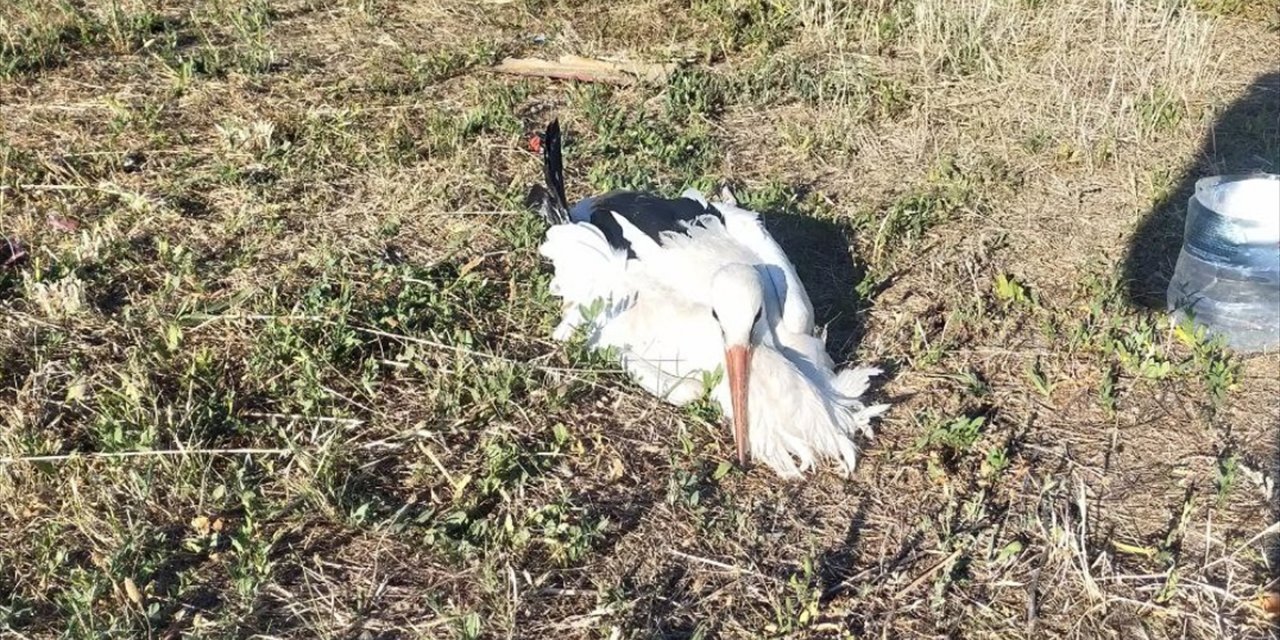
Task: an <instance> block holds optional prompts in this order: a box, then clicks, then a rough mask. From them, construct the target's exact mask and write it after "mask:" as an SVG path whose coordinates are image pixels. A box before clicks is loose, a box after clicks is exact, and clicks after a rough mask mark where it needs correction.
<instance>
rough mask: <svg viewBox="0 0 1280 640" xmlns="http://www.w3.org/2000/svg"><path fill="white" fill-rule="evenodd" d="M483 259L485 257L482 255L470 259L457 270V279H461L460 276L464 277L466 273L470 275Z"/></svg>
mask: <svg viewBox="0 0 1280 640" xmlns="http://www.w3.org/2000/svg"><path fill="white" fill-rule="evenodd" d="M484 259H485V255H484V254H483V253H482V254H480V255H478V256H476V257H474V258H472V259H470V260H468V261H467V263H466V264H464V265H462V266H461V267H460V268H459V269H458V277H459V278H461V277H462V276H465V275H467V274H468V273H471V271H472V270H474V269H475V268H476V267H478V266H480V263H482V262H484Z"/></svg>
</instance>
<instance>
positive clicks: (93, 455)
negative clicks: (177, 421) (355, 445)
mask: <svg viewBox="0 0 1280 640" xmlns="http://www.w3.org/2000/svg"><path fill="white" fill-rule="evenodd" d="M295 452H296V450H294V449H160V450H156V451H116V452H90V453H68V454H62V455H50V456H10V457H4V458H0V464H14V463H18V462H66V461H68V460H93V459H118V458H141V457H147V456H187V455H213V456H219V455H221V456H235V455H273V456H287V455H293V454H294V453H295Z"/></svg>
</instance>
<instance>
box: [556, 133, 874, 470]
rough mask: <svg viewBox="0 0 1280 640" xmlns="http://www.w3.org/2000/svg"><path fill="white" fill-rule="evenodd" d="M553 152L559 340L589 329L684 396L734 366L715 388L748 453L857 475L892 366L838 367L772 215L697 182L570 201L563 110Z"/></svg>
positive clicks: (646, 377)
mask: <svg viewBox="0 0 1280 640" xmlns="http://www.w3.org/2000/svg"><path fill="white" fill-rule="evenodd" d="M542 153H543V164H544V166H543V170H544V177H545V180H546V188H545V189H541V188H535V194H536V195H537V196H539V197H540V198H541V201H542V202H541V205H542V215H543V217H545V218H546V220H547V221H548V222H549V223H550V225H551V226H550V228H549V229H548V230H547V235H546V239H545V241H544V242H543V243H542V245H541V246H540V247H539V252H540V253H541V254H542V255H543V256H544V257H546V258H548V259H549V260H550V261H551V262H552V265H553V267H554V271H555V275H554V277H553V278H552V281H551V292H552V294H553V295H555V296H557V297H560V298H561V299H562V300H563V303H564V317H563V319H562V321H561V322H560V324H559V326H557V327H556V329H555V332H554V333H553V337H554V338H556V339H557V340H562V341H563V340H568V339H569V338H570V337H571V336H572V335H573V334H574V332H575V331H576V330H577V329H578V328H579V327H582V328H583V329H584V330H585V333H586V337H587V343H588V346H589V347H591V348H597V349H602V348H609V347H612V348H615V349H617V351H618V353H619V354H620V357H621V361H622V366H623V368H624V369H626V370H627V371H628V372H629V373H630V374H631V375H632V377H633V378H634V379H635V380H636V381H637V382H638V383H639V384H640V385H641V386H643V387H644V388H645V389H646V390H647V391H649V392H650V393H653V394H654V395H657V396H659V397H661V398H663V399H665V400H667V401H668V402H671V403H672V404H675V405H677V406H681V405H684V404H686V403H689V402H691V401H694V400H696V399H698V398H700V397H702V395H703V393H704V391H705V390H704V380H706V379H707V378H706V377H705V375H704V374H706V373H710V372H715V371H723V372H727V374H728V375H727V377H721V379H719V380H718V381H717V382H716V383H715V386H714V387H713V388H712V389H711V390H710V391H711V398H712V399H713V400H714V401H716V402H717V403H718V404H719V405H720V408H721V411H722V413H723V414H724V415H725V417H726V419H727V420H729V421H730V422H731V423H732V424H733V433H734V443H735V446H736V448H737V453H738V459H739V462H740V463H742V464H745V463H746V461H747V458H748V451H749V452H750V454H751V456H753V457H755V458H757V459H759V460H761V461H762V462H764V463H765V464H767V465H769V466H770V467H771V468H773V470H774V471H776V472H777V473H778V474H779V475H781V476H783V477H796V476H799V475H800V473H801V472H802V471H806V470H808V469H809V468H811V467H812V466H813V463H814V461H815V459H816V458H818V457H822V456H827V457H832V458H835V459H837V460H838V461H839V462H840V464H841V466H842V467H843V469H844V471H845V473H846V474H847V473H849V472H851V471H852V470H853V467H854V464H855V463H856V461H857V449H856V447H855V446H854V443H853V436H854V433H855V432H856V431H859V430H860V431H862V432H864V433H866V434H867V435H868V436H869V435H870V434H871V430H870V420H871V418H873V417H875V416H877V415H879V414H880V413H883V412H884V411H885V410H886V409H887V408H888V405H875V406H871V407H867V406H864V405H863V404H862V402H861V401H859V399H858V398H859V396H861V395H862V393H863V392H864V391H865V390H866V388H867V384H868V379H869V378H870V377H871V376H874V375H876V374H878V373H880V371H879V370H878V369H874V368H855V369H848V370H844V371H841V372H839V373H836V372H835V370H834V363H833V362H832V360H831V357H830V356H829V355H827V352H826V346H825V344H824V339H823V338H822V337H819V336H818V335H816V332H815V327H814V321H813V305H812V304H811V303H810V301H809V297H808V295H807V294H806V292H805V290H804V285H802V284H801V282H800V279H799V277H797V276H796V273H795V268H794V267H793V266H792V264H791V262H790V260H788V259H787V256H786V254H785V253H783V251H782V249H781V247H779V246H778V244H777V243H776V242H775V241H774V240H773V238H772V237H771V236H770V235H769V233H768V231H766V230H765V228H764V225H763V224H762V223H761V221H760V218H759V216H758V215H757V214H755V213H753V212H751V211H748V210H746V209H743V208H740V207H738V206H737V204H736V202H735V201H734V200H733V198H732V195H728V196H727V197H724V198H722V199H724V200H725V201H724V202H716V203H708V201H707V200H706V199H705V198H704V197H703V196H702V194H700V193H698V192H697V191H696V190H689V191H686V192H685V193H684V195H683V196H682V197H680V198H676V199H666V198H661V197H658V196H654V195H650V194H647V193H638V192H633V191H612V192H609V193H606V194H603V195H599V196H592V197H589V198H586V199H584V200H582V201H581V202H578V203H577V204H576V205H574V206H573V207H572V208H571V207H570V206H569V204H568V201H567V199H566V197H565V190H564V169H563V161H562V159H561V149H560V127H559V123H558V122H556V121H553V122H552V123H551V124H550V125H549V126H548V127H547V130H546V133H545V135H544V136H543V140H542ZM797 458H798V459H799V465H798V466H797V464H796V459H797Z"/></svg>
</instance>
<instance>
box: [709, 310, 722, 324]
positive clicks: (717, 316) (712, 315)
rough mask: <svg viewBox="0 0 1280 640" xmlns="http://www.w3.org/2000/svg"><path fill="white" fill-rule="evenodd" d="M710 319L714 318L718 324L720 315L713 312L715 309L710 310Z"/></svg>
mask: <svg viewBox="0 0 1280 640" xmlns="http://www.w3.org/2000/svg"><path fill="white" fill-rule="evenodd" d="M711 317H712V318H715V319H716V322H720V314H718V313H716V310H715V309H712V310H711Z"/></svg>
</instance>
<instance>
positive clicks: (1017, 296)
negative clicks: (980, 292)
mask: <svg viewBox="0 0 1280 640" xmlns="http://www.w3.org/2000/svg"><path fill="white" fill-rule="evenodd" d="M995 292H996V298H997V299H999V300H1000V302H1002V303H1004V304H1005V306H1014V305H1019V306H1032V305H1034V304H1035V300H1034V298H1033V297H1032V295H1031V291H1030V290H1029V289H1027V286H1026V285H1024V284H1022V283H1021V282H1019V281H1018V279H1017V278H1015V277H1013V276H1010V275H1006V274H1003V273H1002V274H1000V275H997V276H996V283H995Z"/></svg>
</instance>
